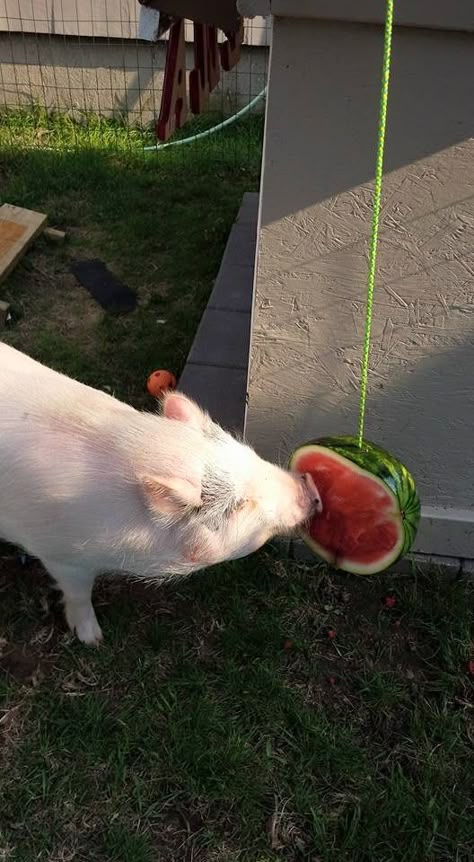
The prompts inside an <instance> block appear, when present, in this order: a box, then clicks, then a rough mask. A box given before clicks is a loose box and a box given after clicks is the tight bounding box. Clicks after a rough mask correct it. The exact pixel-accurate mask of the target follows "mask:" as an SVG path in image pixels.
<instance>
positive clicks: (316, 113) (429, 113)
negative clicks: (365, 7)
mask: <svg viewBox="0 0 474 862" xmlns="http://www.w3.org/2000/svg"><path fill="white" fill-rule="evenodd" d="M282 20H283V19H276V20H275V22H274V33H275V36H274V39H275V45H278V42H279V40H284V42H285V50H284V51H282V50H281V49H280V50H277V49H276V48H274V52H273V59H272V80H271V87H270V91H269V95H268V115H269V117H270V116H271V129H269V134H271V136H272V141H271V149H272V165H271V171H270V172H271V175H272V176H277V177H278V183H275V182H272V183H271V184H268V187H267V193H266V195H265V197H264V201H263V210H262V226H265V225H268V224H271V223H272V222H275V221H277V220H279V219H283V218H288V217H291V216H292V215H294V214H296V213H298V212H300V211H301V210H303V209H304V208H305V207H306V206H314V204H315V203H318V202H320V201H324V200H327V199H329V198H331V197H333V196H334V195H337V194H339V193H340V192H343V191H346V190H348V189H353V188H355V187H356V186H358V185H360V184H363V183H367V182H370V181H371V180H372V178H373V175H374V169H375V149H376V135H377V123H378V105H379V97H380V77H381V63H382V30H381V28H379V27H375V26H369V25H358V24H341V23H338V24H334V23H330V22H323V21H317V22H316V21H315V22H312V23H311V25H309V23H308V22H307V21H305V20H296V19H294V20H292V21H291V23H289V21H288V20H287V19H285V21H284V23H283V24H282ZM282 27H284V32H283V31H282V32H281V34H279V28H282ZM308 31H310V32H308ZM473 42H474V40H473V36H472V35H468V34H462V33H449V35H446V34H445V33H443V32H438V31H434V30H433V31H431V30H421V29H412V28H396V29H395V32H394V38H393V60H392V74H391V83H390V102H389V112H388V125H387V143H386V159H385V171H386V172H387V173H389V172H390V171H393V170H395V169H397V168H400V167H401V166H403V165H411V164H412V163H414V162H416V161H417V160H419V159H422V158H424V157H426V156H428V155H430V154H433V153H437V152H439V151H441V150H444V149H446V148H447V147H449V146H452V145H453V144H456V143H457V142H459V141H465V140H467V139H468V138H470V137H471V136H472V135H474V111H473V108H472V106H473V105H474V75H472V52H473ZM335 45H337V50H334V46H335ZM304 51H306V53H307V56H308V62H305V63H298V62H295V63H293V64H291V63H290V62H289V59H290V58H291V57H298V56H301V53H302V52H304ZM289 69H291V74H290V73H289ZM462 70H464V71H462ZM308 94H309V95H308ZM285 106H291V114H289V112H288V109H287V108H286V107H285ZM291 115H294V116H297V117H298V120H297V122H296V123H292V122H291ZM296 128H297V132H296ZM295 135H297V139H295ZM295 148H296V150H297V162H298V164H300V165H302V166H305V165H308V164H313V165H314V172H311V171H307V170H304V169H303V170H301V171H298V168H297V167H296V169H294V167H293V165H294V158H295V156H294V152H295ZM289 165H290V167H289ZM324 165H328V166H331V167H330V170H328V171H325V170H324V169H322V168H321V166H324ZM269 167H270V166H269ZM354 205H355V204H354Z"/></svg>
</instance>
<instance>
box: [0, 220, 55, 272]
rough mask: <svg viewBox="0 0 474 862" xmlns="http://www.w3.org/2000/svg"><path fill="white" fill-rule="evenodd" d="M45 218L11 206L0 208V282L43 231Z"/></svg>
mask: <svg viewBox="0 0 474 862" xmlns="http://www.w3.org/2000/svg"><path fill="white" fill-rule="evenodd" d="M47 220H48V219H47V216H46V215H45V214H44V213H37V212H35V211H34V210H26V209H23V208H22V207H15V206H12V205H11V204H3V206H1V207H0V281H3V279H4V278H6V277H7V275H8V274H9V273H10V272H11V271H12V269H13V268H14V267H15V266H16V264H17V263H18V261H19V260H20V258H21V257H23V255H24V253H25V251H26V249H27V248H28V246H29V245H30V243H32V242H33V240H34V239H35V238H36V237H37V236H38V234H39V233H41V231H42V230H43V228H44V226H45V224H46V222H47Z"/></svg>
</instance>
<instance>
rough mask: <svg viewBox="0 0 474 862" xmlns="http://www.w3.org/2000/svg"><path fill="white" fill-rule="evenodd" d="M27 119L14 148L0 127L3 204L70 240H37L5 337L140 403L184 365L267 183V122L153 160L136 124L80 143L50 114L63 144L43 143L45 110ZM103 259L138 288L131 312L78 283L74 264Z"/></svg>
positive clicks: (20, 273)
mask: <svg viewBox="0 0 474 862" xmlns="http://www.w3.org/2000/svg"><path fill="white" fill-rule="evenodd" d="M20 119H21V120H22V122H20ZM20 119H18V118H16V119H15V118H12V117H10V124H11V126H12V127H13V128H14V129H15V135H16V137H14V139H13V144H14V145H12V142H11V140H10V137H11V136H10V131H11V129H10V127H9V126H8V125H6V126H1V125H0V203H3V202H8V203H12V204H16V205H18V206H24V207H27V208H30V209H36V210H39V211H41V212H45V213H47V215H48V218H49V222H50V224H51V225H53V226H56V227H59V228H61V229H63V230H66V231H67V235H68V241H67V244H66V245H65V246H64V247H63V248H58V247H55V246H52V245H48V244H47V242H46V241H45V240H43V239H41V238H40V239H38V240H37V241H36V243H35V244H34V247H33V249H32V250H31V252H30V253H29V254H28V256H27V257H26V258H24V260H23V263H22V264H21V265H20V266H18V267H17V268H16V269H15V271H14V273H13V274H12V275H11V276H10V278H9V279H8V281H7V282H6V283H5V284H2V285H1V287H0V295H1V298H2V299H6V300H7V301H9V302H11V303H12V306H13V312H14V317H15V325H14V326H13V327H12V328H11V329H9V330H8V331H7V332H6V334H5V335H4V337H5V340H7V341H9V342H10V343H11V344H12V345H13V346H18V347H22V348H23V349H25V350H27V351H28V352H29V353H31V354H32V355H33V356H34V357H35V358H38V359H39V360H41V361H43V362H46V363H48V364H50V365H51V366H53V367H57V368H60V369H61V370H64V371H66V372H67V373H68V374H71V375H74V376H78V377H80V378H81V379H82V380H83V381H84V382H86V383H89V384H92V385H95V386H100V387H108V388H109V389H111V390H112V391H113V392H114V393H116V394H117V395H118V396H119V397H121V398H126V399H127V400H129V401H132V402H133V403H136V404H139V403H141V402H142V401H143V397H144V396H143V390H144V383H145V380H146V377H147V376H148V374H149V373H150V372H151V371H152V370H153V369H155V368H168V369H170V370H172V371H174V372H175V373H176V374H179V372H180V371H181V368H182V366H183V363H184V361H185V358H186V355H187V352H188V350H189V347H190V344H191V341H192V337H193V335H194V332H195V330H196V327H197V324H198V322H199V319H200V316H201V314H202V312H203V310H204V307H205V305H206V301H207V298H208V296H209V293H210V290H211V287H212V283H213V279H214V278H215V276H216V274H217V271H218V268H219V264H220V260H221V258H222V253H223V251H224V247H225V243H226V240H227V237H228V234H229V231H230V228H231V226H232V222H233V220H234V218H235V216H236V215H237V212H238V208H239V205H240V202H241V199H242V195H243V193H244V192H245V191H249V190H250V191H251V190H256V189H257V188H258V181H259V170H260V153H261V135H262V121H261V118H259V117H254V118H250V119H249V120H248V121H246V122H242V123H240V124H239V125H238V126H235V127H233V128H232V129H230V130H228V131H225V132H223V133H222V134H219V135H218V136H215V137H213V138H210V139H206V140H205V141H203V142H202V143H200V144H196V145H188V146H186V147H183V148H179V147H178V148H176V149H175V150H172V149H171V150H167V151H165V152H162V153H151V154H148V155H147V154H144V153H143V152H142V149H141V143H140V144H137V145H136V146H135V147H134V146H133V145H132V144H133V137H131V132H130V130H127V129H122V128H121V127H119V126H114V125H113V124H109V125H106V127H105V128H106V130H108V134H106V133H105V132H104V133H103V134H102V132H100V128H101V127H102V126H103V123H102V124H98V129H99V131H97V132H95V131H94V127H93V126H91V125H90V124H88V125H85V126H84V129H82V128H81V127H79V131H77V129H76V131H77V135H78V136H79V138H80V135H81V134H83V138H80V140H79V142H78V145H77V147H76V148H75V149H72V150H69V149H68V146H69V144H71V145H72V138H71V139H70V138H68V137H67V136H66V137H64V138H63V137H61V134H60V132H61V125H60V124H59V125H57V124H52V121H50V126H52V128H53V129H54V130H55V132H57V135H58V147H57V149H56V150H54V151H49V150H47V149H44V148H41V147H39V148H35V149H32V148H29V146H28V145H29V143H30V137H29V133H30V131H31V129H35V128H37V127H38V118H37V117H35V116H33V117H29V115H27V114H26V115H25V114H24V113H23V114H21V116H20ZM28 122H29V123H30V125H28ZM22 123H23V124H22ZM58 123H59V120H58ZM65 125H66V127H67V128H69V127H70V125H71V124H70V123H68V122H67V121H65ZM73 128H76V127H75V126H74V127H73ZM58 130H59V131H58ZM99 132H100V133H99ZM71 134H72V133H71ZM137 134H138V133H137ZM18 136H20V140H21V141H23V144H24V147H23V148H21V147H19V145H18ZM117 140H118V144H117V145H116V141H117ZM131 141H132V144H131V143H130V142H131ZM59 143H62V148H61V147H60V146H59ZM92 257H98V258H100V259H101V260H103V261H104V263H105V264H106V265H107V266H108V267H109V268H110V269H111V270H112V271H113V272H114V273H115V274H116V275H117V276H118V277H119V278H121V279H122V280H123V281H125V283H127V284H128V285H129V286H130V287H131V288H133V289H135V290H136V291H137V293H138V295H139V307H138V309H137V310H136V311H135V312H134V313H133V314H131V315H124V316H121V317H112V316H110V315H107V314H105V313H103V312H102V310H101V309H100V308H99V307H98V306H97V305H96V304H95V303H94V301H93V300H92V299H90V297H89V296H88V294H87V293H86V292H85V291H84V290H83V289H82V288H81V287H80V286H79V285H78V284H77V283H76V282H75V280H74V278H73V277H72V276H71V274H70V272H69V266H70V263H71V261H72V260H73V259H75V258H92ZM2 337H3V336H2Z"/></svg>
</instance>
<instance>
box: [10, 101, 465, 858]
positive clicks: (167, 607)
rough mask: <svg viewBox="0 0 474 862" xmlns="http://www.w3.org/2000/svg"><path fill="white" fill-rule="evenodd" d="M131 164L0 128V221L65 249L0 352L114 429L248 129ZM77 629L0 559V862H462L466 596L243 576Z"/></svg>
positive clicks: (112, 611) (220, 574)
mask: <svg viewBox="0 0 474 862" xmlns="http://www.w3.org/2000/svg"><path fill="white" fill-rule="evenodd" d="M43 127H44V130H45V133H44V134H39V135H38V129H41V128H43ZM188 130H189V129H188ZM32 144H35V148H32ZM142 146H143V136H142V134H141V133H138V132H135V133H129V132H128V131H127V130H124V129H123V128H122V127H121V126H120V125H119V124H103V123H100V122H96V123H94V122H92V121H91V120H90V118H89V120H88V122H87V123H84V124H83V125H80V124H77V123H76V124H73V123H71V122H70V121H69V120H63V119H61V118H51V117H46V116H44V115H42V114H40V113H36V114H27V113H25V112H21V113H20V114H18V115H15V116H13V115H9V117H7V118H6V122H4V124H3V125H2V126H0V189H1V192H0V193H1V199H2V201H7V202H9V203H13V204H18V205H21V206H26V207H30V208H33V209H39V210H42V211H45V212H47V213H48V215H49V219H50V223H51V224H52V225H54V226H57V227H60V228H63V229H65V230H66V231H67V233H68V242H67V244H66V245H65V246H64V247H57V246H52V245H51V246H50V245H48V244H47V243H46V242H45V241H43V240H42V239H39V240H38V241H37V242H36V243H35V245H34V247H33V248H32V250H31V251H30V252H29V253H28V255H27V257H26V258H25V259H24V261H23V263H22V264H21V265H20V266H19V267H18V268H17V269H16V270H15V272H14V274H13V275H12V276H11V277H10V279H9V280H8V281H7V282H6V283H4V284H2V285H1V289H0V292H1V298H2V299H3V298H6V299H8V300H9V301H10V302H11V303H12V305H13V310H14V321H13V324H12V325H11V326H10V327H9V328H8V329H7V330H6V331H5V333H2V337H5V339H6V340H8V341H9V342H10V343H12V344H14V345H16V346H19V347H20V348H22V349H24V350H26V351H27V352H29V353H31V354H32V355H34V356H36V357H37V358H39V359H40V360H42V361H44V362H46V363H48V364H50V365H52V366H53V367H57V368H58V369H60V370H63V371H65V372H66V373H69V374H73V375H75V376H78V377H79V378H80V379H82V380H84V381H85V382H87V383H91V384H93V385H96V386H99V387H107V388H108V389H110V390H112V391H113V392H115V393H116V394H117V395H119V396H120V397H122V398H125V399H126V400H128V401H131V402H132V403H134V404H136V405H139V406H141V405H146V404H147V401H146V396H145V394H144V383H145V379H146V376H147V374H148V373H149V372H150V371H151V370H152V369H153V368H157V367H165V368H169V369H170V370H173V371H175V372H177V373H179V371H180V369H181V367H182V364H183V362H184V360H185V357H186V354H187V351H188V349H189V346H190V342H191V339H192V336H193V334H194V331H195V328H196V325H197V323H198V320H199V317H200V315H201V313H202V310H203V308H204V306H205V303H206V300H207V297H208V295H209V291H210V289H211V285H212V281H213V279H214V277H215V275H216V273H217V270H218V266H219V262H220V258H221V255H222V252H223V249H224V245H225V242H226V238H227V235H228V232H229V229H230V227H231V224H232V221H233V219H234V217H235V215H236V213H237V210H238V206H239V203H240V200H241V197H242V194H243V192H244V191H247V190H249V189H250V190H251V189H255V188H257V185H258V176H259V158H260V146H261V122H260V121H259V120H258V119H256V120H255V119H253V120H251V121H250V122H249V123H244V124H241V125H240V126H238V127H235V128H234V129H233V130H229V131H228V132H226V133H224V134H223V135H219V136H217V137H216V138H214V139H212V140H208V141H206V142H204V143H203V144H201V145H199V146H196V147H194V146H193V147H189V148H183V149H180V148H177V149H176V150H174V151H173V150H170V151H167V152H165V153H162V154H152V155H151V156H146V155H144V154H143V152H142ZM47 147H50V148H52V149H48V148H47ZM76 257H99V258H101V259H102V260H103V261H104V262H105V263H106V264H107V265H108V266H109V267H110V268H111V269H112V271H114V272H115V273H116V274H117V275H118V276H119V277H121V278H122V279H124V280H125V281H126V282H127V283H128V284H129V285H130V286H131V287H133V288H134V289H136V290H137V292H138V294H139V300H140V301H139V307H138V309H137V311H135V312H134V313H133V314H131V315H126V316H123V317H121V318H112V317H109V316H108V315H106V314H104V313H103V312H102V311H101V310H100V309H99V308H98V307H97V306H96V305H95V304H94V302H93V301H92V300H91V299H90V298H89V297H88V295H87V294H86V293H85V292H84V291H83V290H82V289H81V288H80V287H79V286H78V285H77V284H76V282H75V281H74V279H73V278H72V276H71V275H70V274H69V265H70V262H71V260H72V259H74V258H76ZM160 321H165V322H164V323H163V322H160ZM386 594H390V595H393V596H394V597H395V599H396V602H395V606H394V607H393V608H391V609H390V610H389V609H387V608H385V607H384V603H383V598H384V596H385V595H386ZM95 605H96V610H97V613H98V616H99V619H100V622H101V624H102V627H103V629H104V633H105V644H104V646H103V647H102V648H101V649H100V650H98V651H94V650H92V651H91V650H88V649H86V648H85V647H83V646H81V645H80V644H79V643H78V642H76V641H75V640H74V639H73V638H72V637H71V636H70V635H69V634H68V633H67V632H66V629H65V626H64V621H63V617H62V613H61V610H60V609H59V608H58V604H57V598H56V596H55V594H54V593H53V592H52V591H51V590H50V589H49V587H48V585H47V583H46V581H45V579H44V577H43V576H42V575H41V573H40V571H39V570H38V568H37V567H36V566H35V565H34V564H33V565H32V566H30V567H26V568H22V567H20V566H19V564H18V562H17V561H16V558H15V555H14V553H13V552H11V551H10V550H8V549H5V550H2V551H1V555H0V860H15V862H33V860H48V862H65V860H76V862H82V860H84V862H85V860H87V862H182V860H183V862H237V860H238V862H277V860H287V862H300V860H307V862H401V860H403V862H447V860H450V862H451V860H453V862H454V860H456V862H470V860H472V859H473V858H474V856H473V851H472V847H473V846H474V828H473V805H472V798H473V797H472V740H473V736H474V729H473V724H472V721H473V718H472V717H473V685H472V678H470V677H469V676H468V674H467V670H466V669H467V664H466V663H467V660H468V658H469V657H470V655H472V653H471V652H470V651H472V641H473V635H474V632H473V615H472V610H473V602H472V584H469V583H468V582H466V581H462V580H456V579H452V578H447V577H446V576H443V575H442V574H440V573H438V572H433V573H432V574H431V575H429V576H428V575H421V574H417V573H416V572H415V573H414V574H413V576H412V577H403V576H386V577H381V578H369V579H363V578H361V579H356V578H344V577H342V576H336V575H333V574H331V573H329V572H327V571H326V570H325V569H322V568H318V567H316V566H314V567H308V568H303V567H298V566H297V565H296V564H290V563H288V564H287V565H285V566H283V565H282V564H281V563H280V562H278V561H277V560H276V559H275V558H274V557H273V556H271V555H268V554H260V555H257V556H254V557H252V558H251V559H249V560H244V561H242V562H240V563H237V564H232V565H228V566H221V567H219V568H218V569H216V570H214V571H210V572H208V573H205V574H202V575H198V576H196V577H194V578H193V579H191V580H189V581H186V582H184V583H180V584H178V585H174V586H173V585H169V586H166V587H161V588H157V589H151V588H143V587H141V586H140V585H139V584H133V585H129V584H127V583H125V584H124V583H123V582H122V581H121V580H120V579H116V580H115V581H112V582H110V583H108V584H106V585H103V586H101V587H100V588H99V589H98V590H97V595H96V597H95ZM330 628H334V629H335V630H336V637H335V638H334V639H330V638H329V637H328V635H327V632H328V629H330Z"/></svg>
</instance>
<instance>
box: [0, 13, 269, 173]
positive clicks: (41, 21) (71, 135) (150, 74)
mask: <svg viewBox="0 0 474 862" xmlns="http://www.w3.org/2000/svg"><path fill="white" fill-rule="evenodd" d="M139 15H140V6H139V4H138V2H137V0H119V2H117V0H0V146H3V147H5V146H9V147H13V148H15V147H34V148H44V149H69V148H77V147H83V146H93V147H97V148H107V149H124V148H126V149H130V148H131V149H133V150H136V151H140V150H145V149H146V148H147V147H148V148H150V147H153V146H154V145H156V143H157V141H156V137H155V132H154V127H155V123H156V120H157V118H158V116H159V112H160V105H161V97H162V91H163V79H164V70H165V61H166V47H167V38H168V33H165V34H164V35H163V36H162V37H160V38H159V39H158V40H157V41H154V42H149V41H145V40H144V39H143V38H140V35H141V34H140V30H139ZM270 36H271V34H270V24H269V20H268V19H263V18H255V19H252V20H249V19H246V21H245V26H244V43H243V46H242V50H241V56H240V61H239V62H238V64H237V65H236V66H235V67H234V68H233V69H232V70H231V71H230V72H225V71H224V70H221V75H220V80H219V83H218V85H217V86H216V88H215V90H214V91H213V92H212V93H211V95H210V98H209V103H208V105H207V108H206V111H205V112H204V113H203V114H201V115H200V116H197V117H191V120H190V122H188V123H187V124H186V126H185V127H184V128H183V129H182V130H180V132H179V133H178V137H183V136H184V137H186V136H189V135H192V134H194V133H195V132H196V131H199V130H202V129H205V128H209V127H211V126H212V125H213V124H216V123H218V122H219V121H220V120H222V118H224V117H229V116H231V115H233V114H234V113H235V112H237V111H239V109H242V108H243V107H245V106H246V105H248V104H249V103H251V102H252V100H254V99H255V97H256V96H258V94H259V93H261V92H262V90H263V89H264V87H265V83H266V75H267V62H268V47H269V42H270ZM219 38H220V39H221V40H223V39H225V35H224V34H223V33H221V34H220V37H219ZM193 62H194V61H193V25H192V23H191V22H186V68H187V71H188V73H189V70H190V69H191V68H192V66H193ZM262 109H263V99H260V100H256V103H255V105H253V107H252V109H251V110H250V111H249V112H246V118H245V122H244V121H242V122H240V137H241V139H242V136H243V137H245V134H248V135H249V139H250V142H251V147H252V151H253V150H254V144H255V136H258V135H261V128H262V121H261V116H262ZM223 134H224V138H225V133H223ZM227 141H228V142H229V141H230V136H229V135H227ZM206 146H212V141H211V138H210V137H209V138H206ZM239 158H240V159H241V158H242V140H241V141H240V147H239Z"/></svg>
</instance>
